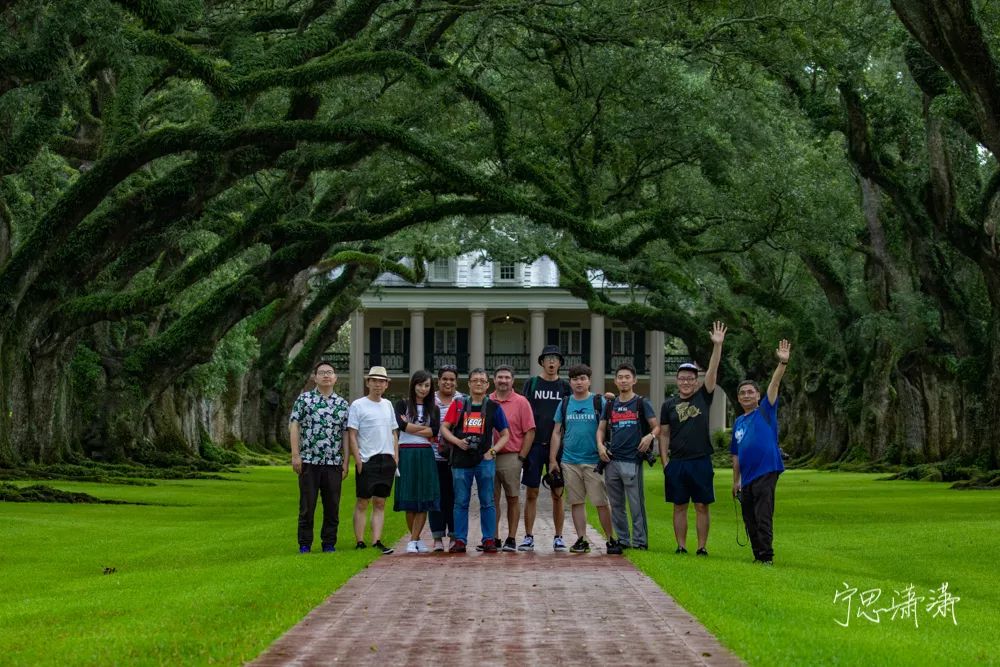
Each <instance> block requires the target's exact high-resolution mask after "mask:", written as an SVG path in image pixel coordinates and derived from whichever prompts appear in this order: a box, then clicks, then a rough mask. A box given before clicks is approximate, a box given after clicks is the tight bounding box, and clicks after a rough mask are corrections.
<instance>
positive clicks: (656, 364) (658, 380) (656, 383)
mask: <svg viewBox="0 0 1000 667" xmlns="http://www.w3.org/2000/svg"><path fill="white" fill-rule="evenodd" d="M666 341H667V337H666V335H665V334H664V333H663V332H662V331H650V332H649V402H650V403H652V404H653V407H654V408H656V409H657V410H659V409H660V404H661V403H663V397H664V394H665V393H666V378H665V377H664V375H665V373H664V371H663V346H664V345H665V344H666Z"/></svg>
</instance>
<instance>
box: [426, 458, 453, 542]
mask: <svg viewBox="0 0 1000 667" xmlns="http://www.w3.org/2000/svg"><path fill="white" fill-rule="evenodd" d="M435 463H437V469H438V482H440V484H441V511H440V512H433V511H432V512H429V513H428V515H429V516H428V517H427V519H428V521H430V524H431V535H432V536H433V537H434V539H435V540H439V539H441V538H442V537H444V536H445V535H448V536H454V535H455V481H454V480H453V479H452V478H451V466H449V465H448V462H447V461H435Z"/></svg>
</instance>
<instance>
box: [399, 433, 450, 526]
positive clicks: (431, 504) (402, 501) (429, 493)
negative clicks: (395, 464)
mask: <svg viewBox="0 0 1000 667" xmlns="http://www.w3.org/2000/svg"><path fill="white" fill-rule="evenodd" d="M392 508H393V509H394V510H395V511H397V512H431V511H435V512H436V511H440V509H441V486H440V485H439V484H438V473H437V463H435V462H434V452H433V450H432V449H431V448H430V446H428V447H400V448H399V477H398V478H397V479H396V495H395V499H394V500H393V505H392Z"/></svg>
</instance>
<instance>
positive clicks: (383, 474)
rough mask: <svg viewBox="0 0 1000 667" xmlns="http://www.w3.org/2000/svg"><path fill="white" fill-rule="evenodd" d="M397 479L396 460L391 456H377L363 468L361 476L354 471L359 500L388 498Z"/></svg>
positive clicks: (356, 493) (363, 465)
mask: <svg viewBox="0 0 1000 667" xmlns="http://www.w3.org/2000/svg"><path fill="white" fill-rule="evenodd" d="M395 479H396V459H394V458H393V457H392V455H391V454H376V455H375V456H373V457H371V458H370V459H368V461H367V462H366V463H364V464H362V466H361V474H360V475H359V474H358V470H357V468H355V469H354V482H355V486H356V487H357V488H356V491H355V495H356V496H357V497H358V498H365V499H367V498H371V497H372V496H375V497H376V498H388V497H389V496H390V495H391V494H392V483H393V481H394V480H395Z"/></svg>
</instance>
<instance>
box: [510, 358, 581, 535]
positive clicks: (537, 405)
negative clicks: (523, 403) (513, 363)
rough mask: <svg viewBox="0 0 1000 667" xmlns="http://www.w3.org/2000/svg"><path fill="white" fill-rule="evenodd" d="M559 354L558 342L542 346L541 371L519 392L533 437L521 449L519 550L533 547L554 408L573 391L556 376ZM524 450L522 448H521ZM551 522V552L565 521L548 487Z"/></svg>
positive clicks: (559, 497)
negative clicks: (521, 532) (521, 528)
mask: <svg viewBox="0 0 1000 667" xmlns="http://www.w3.org/2000/svg"><path fill="white" fill-rule="evenodd" d="M563 361H564V360H563V356H562V353H561V352H560V351H559V346H558V345H546V346H545V347H544V348H542V353H541V354H539V355H538V364H539V365H540V366H541V367H542V374H541V375H536V376H534V377H532V378H530V379H529V380H528V381H527V382H526V383H525V384H524V387H523V389H522V391H521V393H522V394H523V395H524V397H525V398H526V399H528V403H530V404H531V412H532V414H533V415H534V420H535V437H534V440H533V442H532V443H531V444H530V445H528V447H527V448H522V451H521V455H522V457H524V459H525V465H524V473H523V475H522V476H521V482H522V483H523V484H524V487H525V489H526V491H525V494H524V532H525V535H524V541H523V542H522V543H521V544H520V546H518V550H519V551H532V550H534V548H535V538H534V535H533V531H534V528H535V514H536V512H537V509H538V487H539V486H540V485H541V482H542V469H543V468H548V470H547V471H546V472H551V471H552V468H551V466H549V459H550V458H551V457H550V456H549V451H550V442H549V441H550V439H551V437H552V427H553V425H554V424H555V421H554V419H553V418H554V417H555V414H556V408H557V407H559V403H560V402H562V399H563V397H565V396H569V395H570V394H571V393H573V390H572V389H570V386H569V383H568V382H566V380H564V379H562V378H561V377H559V369H560V368H561V367H562V365H563ZM525 450H526V451H525ZM551 493H552V522H553V523H554V524H555V531H556V534H555V537H554V538H553V540H552V549H553V550H554V551H565V550H566V542H565V541H564V540H563V537H562V531H563V523H564V522H565V510H564V508H563V499H562V491H561V490H560V491H556V490H555V489H552V490H551Z"/></svg>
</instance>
